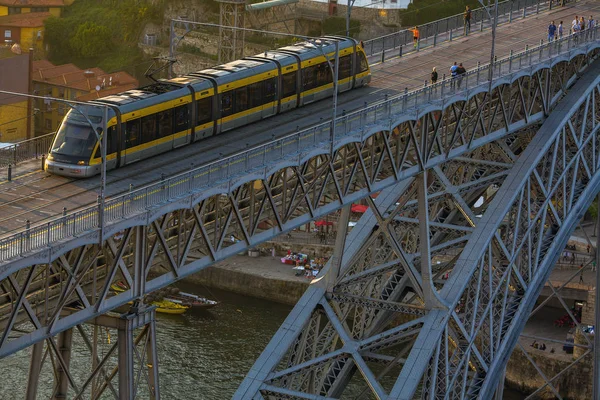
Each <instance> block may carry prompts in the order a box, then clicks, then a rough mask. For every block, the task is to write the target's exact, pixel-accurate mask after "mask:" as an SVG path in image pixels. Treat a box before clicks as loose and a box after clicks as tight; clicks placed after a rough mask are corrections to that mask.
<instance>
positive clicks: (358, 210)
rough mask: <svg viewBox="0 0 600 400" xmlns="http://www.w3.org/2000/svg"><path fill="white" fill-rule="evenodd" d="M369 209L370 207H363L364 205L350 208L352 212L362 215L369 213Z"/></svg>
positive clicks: (355, 205)
mask: <svg viewBox="0 0 600 400" xmlns="http://www.w3.org/2000/svg"><path fill="white" fill-rule="evenodd" d="M368 208H369V207H367V206H363V205H362V204H352V207H350V211H352V212H356V213H361V214H362V213H364V212H365V211H367V209H368Z"/></svg>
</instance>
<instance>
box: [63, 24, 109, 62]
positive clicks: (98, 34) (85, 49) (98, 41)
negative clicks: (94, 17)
mask: <svg viewBox="0 0 600 400" xmlns="http://www.w3.org/2000/svg"><path fill="white" fill-rule="evenodd" d="M70 44H71V47H72V48H73V50H74V51H75V52H76V54H77V55H78V56H80V57H94V56H97V55H102V54H106V53H109V52H110V51H111V49H112V45H111V44H112V34H111V31H110V29H108V28H107V27H106V26H104V25H98V24H96V23H95V22H91V21H88V22H85V23H83V24H81V25H79V26H78V27H77V30H76V31H75V35H73V37H72V38H71V40H70Z"/></svg>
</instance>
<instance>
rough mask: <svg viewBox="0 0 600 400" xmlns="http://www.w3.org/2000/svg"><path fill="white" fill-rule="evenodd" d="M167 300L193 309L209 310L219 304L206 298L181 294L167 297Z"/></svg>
mask: <svg viewBox="0 0 600 400" xmlns="http://www.w3.org/2000/svg"><path fill="white" fill-rule="evenodd" d="M164 299H165V300H169V301H172V302H173V303H177V304H181V305H184V306H188V307H192V308H194V309H198V308H200V309H204V310H206V309H208V308H213V307H214V306H216V305H217V304H219V302H217V301H214V300H209V299H207V298H205V297H200V296H196V295H195V294H191V293H185V292H179V293H177V294H169V295H166V296H165V298H164Z"/></svg>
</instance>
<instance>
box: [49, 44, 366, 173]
mask: <svg viewBox="0 0 600 400" xmlns="http://www.w3.org/2000/svg"><path fill="white" fill-rule="evenodd" d="M319 40H320V41H321V45H320V46H319V47H320V48H317V47H316V46H315V45H314V44H313V43H310V42H301V43H297V44H294V45H291V46H287V47H282V48H280V49H277V50H272V51H268V52H265V53H264V54H260V55H256V56H253V57H246V58H243V59H241V60H237V61H232V62H230V63H227V64H223V65H219V66H215V67H213V68H210V69H205V70H202V71H198V72H193V73H190V74H187V75H183V76H180V77H177V78H173V79H166V80H160V81H159V82H157V83H154V84H152V85H149V86H146V87H142V88H139V89H134V90H128V91H126V92H123V93H119V94H117V95H111V96H107V97H103V98H100V99H98V100H95V101H93V102H90V106H84V107H83V108H85V110H83V112H84V113H86V114H87V116H88V118H89V119H90V120H91V121H92V122H93V123H95V124H98V125H102V118H103V110H102V108H101V107H98V105H102V106H108V107H109V110H110V111H109V113H108V124H107V127H108V135H107V151H106V154H107V156H106V160H107V169H112V168H118V167H122V166H124V165H127V164H131V163H133V162H135V161H138V160H141V159H144V158H148V157H151V156H154V155H156V154H160V153H164V152H166V151H169V150H172V149H174V148H177V147H180V146H183V145H186V144H189V143H192V142H195V141H197V140H200V139H203V138H206V137H209V136H212V135H217V134H220V133H222V132H225V131H227V130H231V129H234V128H236V127H239V126H242V125H246V124H249V123H252V122H254V121H258V120H261V119H263V118H267V117H270V116H272V115H275V114H279V113H282V112H285V111H288V110H291V109H294V108H297V107H302V106H303V105H306V104H308V103H311V102H314V101H317V100H320V99H323V98H326V97H330V96H332V95H333V76H332V74H331V68H330V66H329V65H328V61H327V59H326V57H325V56H324V54H327V56H328V57H329V58H330V59H333V58H334V57H335V42H338V49H339V69H338V89H339V92H344V91H347V90H350V89H353V88H357V87H360V86H363V85H366V84H368V83H369V81H370V80H371V71H370V69H369V64H368V62H367V57H366V55H365V52H364V50H363V49H362V47H361V46H360V45H359V44H358V42H357V41H356V40H354V39H351V38H346V37H340V36H325V37H323V38H320V39H319ZM94 105H95V106H94ZM78 109H79V110H78V111H76V110H70V111H69V112H68V113H67V115H66V116H65V118H64V120H63V121H62V123H61V126H60V128H59V130H58V132H57V134H56V137H55V139H54V142H53V144H52V147H51V149H50V152H49V154H48V157H47V159H46V166H45V167H46V170H47V171H48V172H50V173H53V174H58V175H66V176H73V177H89V176H93V175H96V174H98V173H100V164H101V157H100V147H99V144H98V141H97V139H96V135H95V134H94V132H92V128H91V127H90V125H89V123H88V122H87V120H86V119H85V118H84V117H83V116H82V115H81V112H82V107H78Z"/></svg>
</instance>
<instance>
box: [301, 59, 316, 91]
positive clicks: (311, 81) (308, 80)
mask: <svg viewBox="0 0 600 400" xmlns="http://www.w3.org/2000/svg"><path fill="white" fill-rule="evenodd" d="M302 82H303V85H302V86H303V89H304V90H305V91H306V90H310V89H314V88H316V87H317V66H316V65H313V66H312V67H307V68H304V69H303V70H302Z"/></svg>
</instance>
